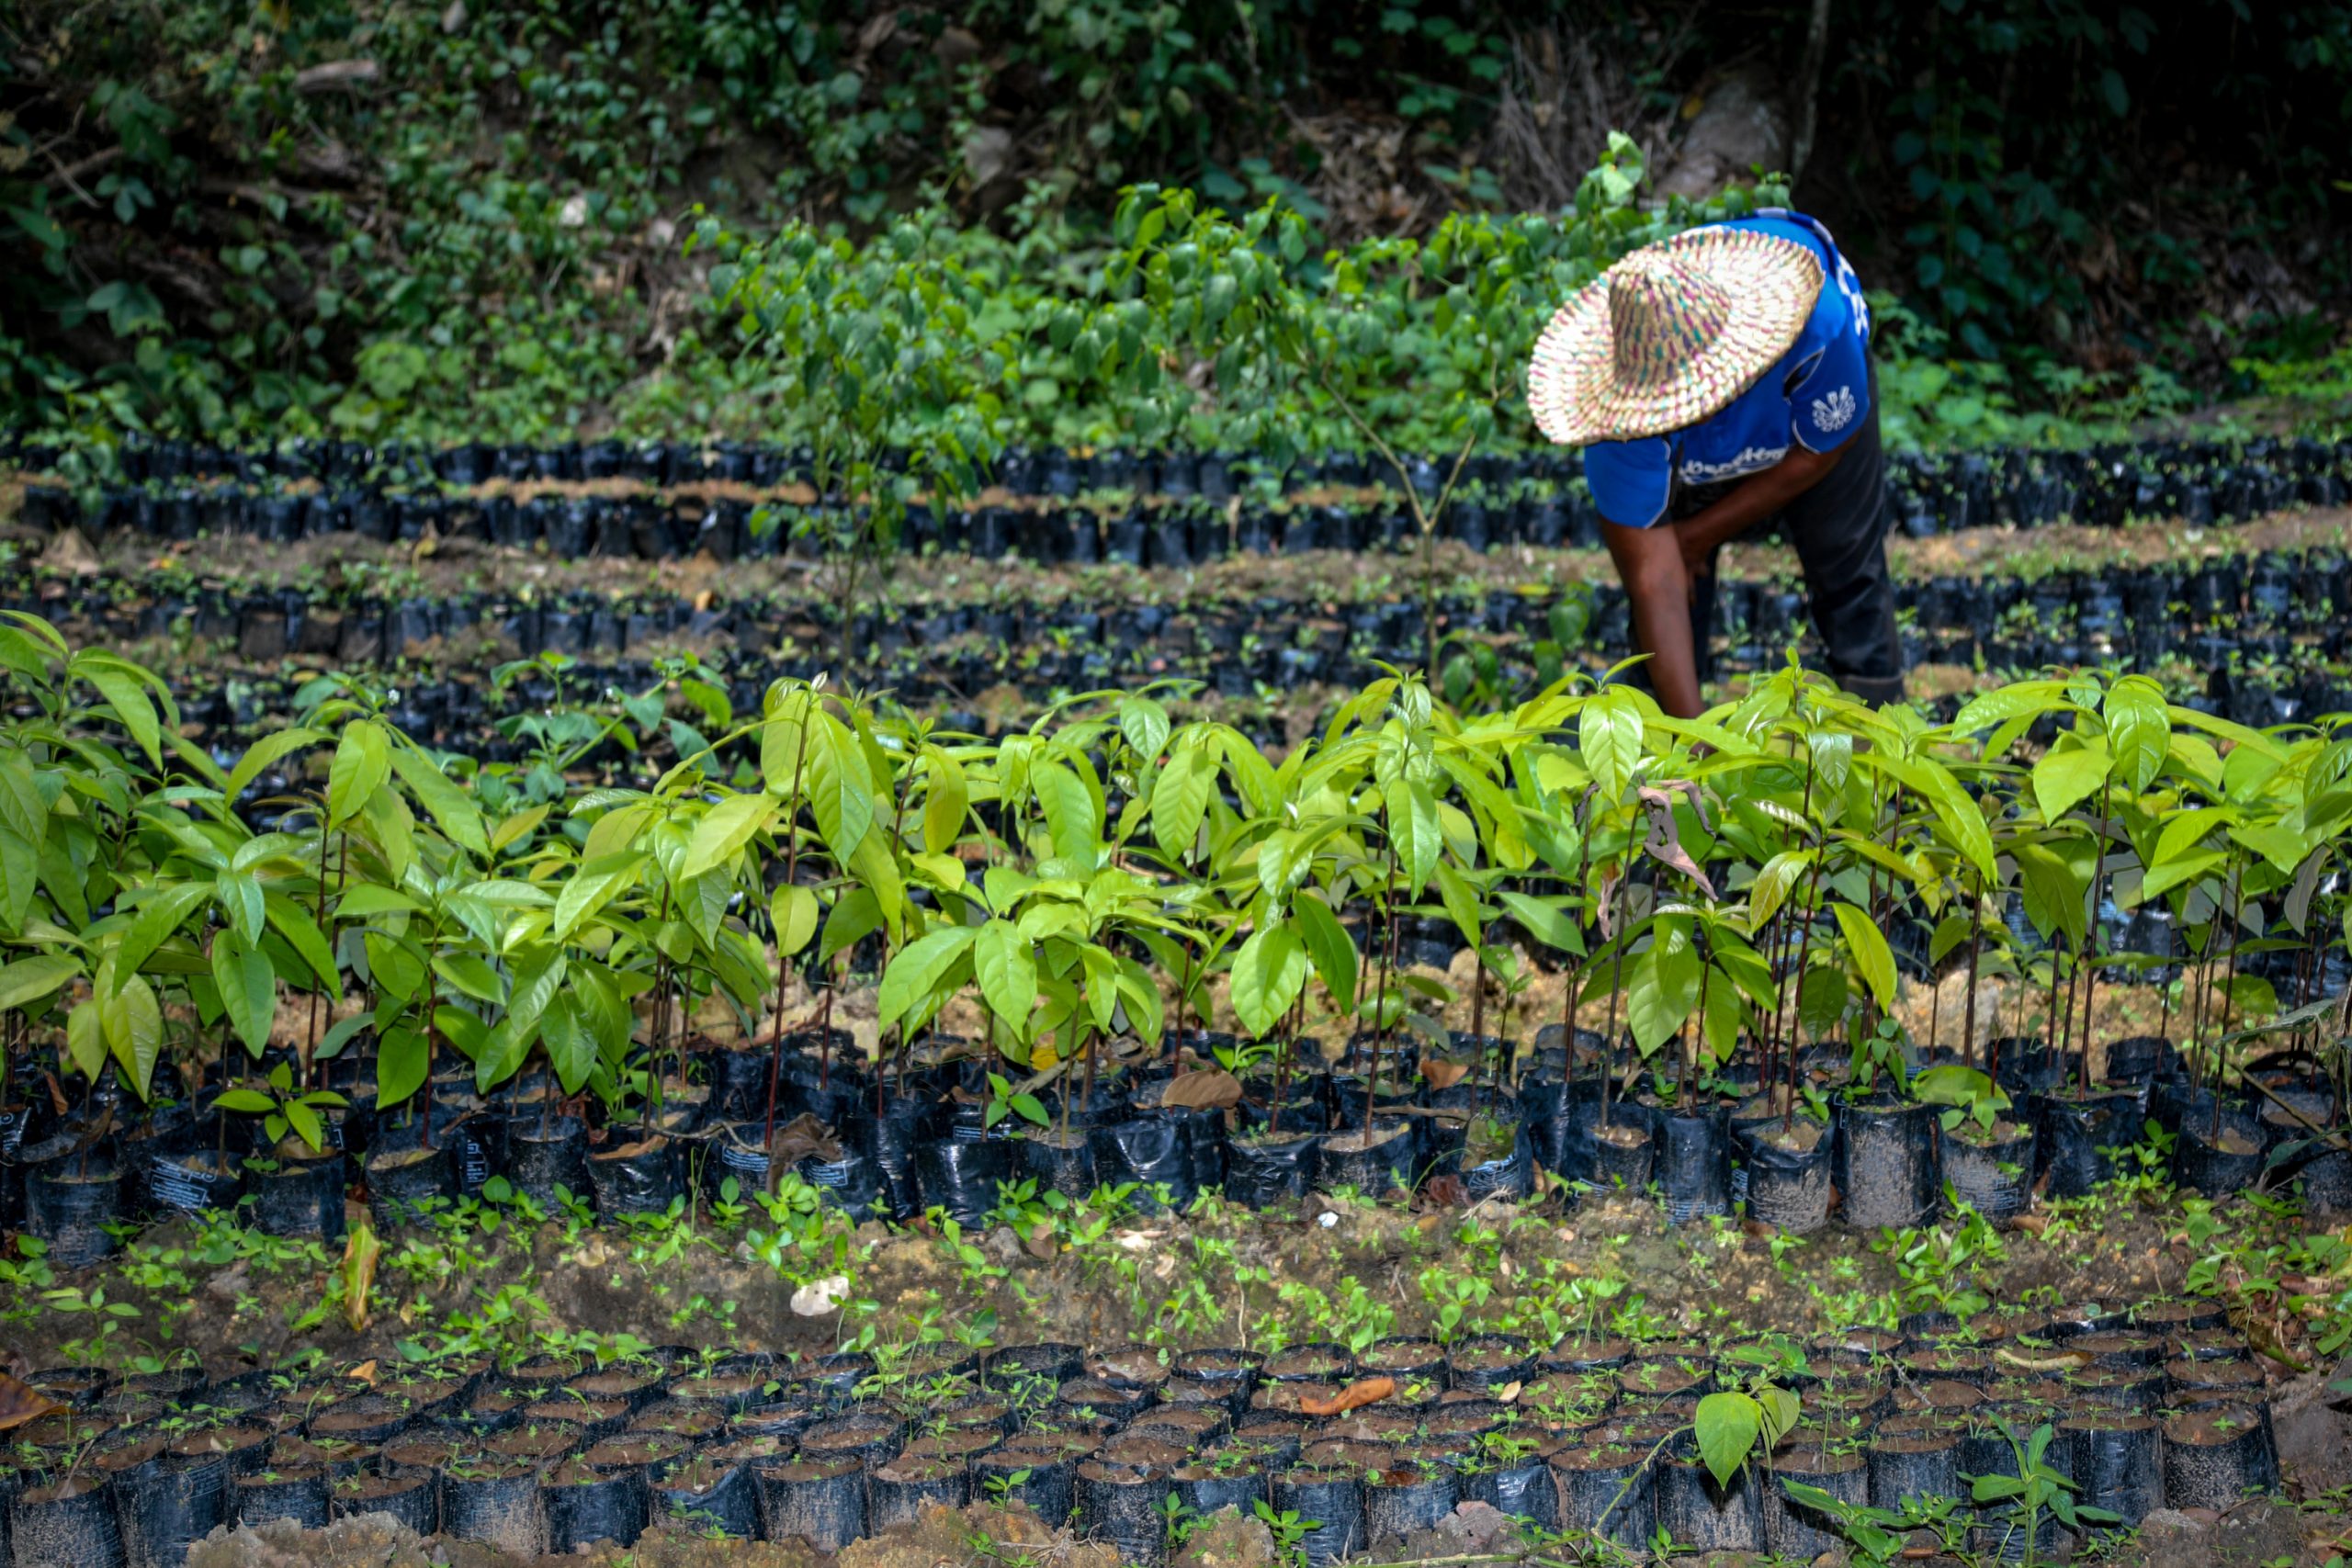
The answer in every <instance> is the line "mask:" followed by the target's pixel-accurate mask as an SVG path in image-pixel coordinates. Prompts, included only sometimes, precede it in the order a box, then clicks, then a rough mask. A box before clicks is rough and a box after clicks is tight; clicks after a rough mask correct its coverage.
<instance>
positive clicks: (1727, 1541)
mask: <svg viewBox="0 0 2352 1568" xmlns="http://www.w3.org/2000/svg"><path fill="white" fill-rule="evenodd" d="M1657 1527H1658V1529H1662V1530H1664V1531H1666V1532H1667V1533H1668V1534H1669V1535H1671V1536H1672V1537H1673V1538H1674V1539H1675V1540H1676V1542H1677V1543H1678V1544H1681V1545H1689V1546H1694V1547H1697V1548H1699V1549H1700V1550H1701V1551H1762V1550H1763V1547H1764V1483H1763V1481H1762V1480H1761V1478H1760V1476H1759V1474H1758V1471H1757V1468H1756V1467H1755V1466H1753V1465H1747V1466H1743V1467H1742V1468H1741V1469H1740V1471H1739V1472H1738V1473H1737V1474H1736V1475H1734V1476H1733V1477H1732V1478H1731V1484H1730V1485H1728V1486H1724V1485H1720V1484H1718V1483H1717V1482H1716V1480H1715V1477H1714V1473H1713V1472H1712V1471H1710V1470H1708V1468H1707V1467H1706V1465H1705V1464H1704V1463H1702V1462H1701V1461H1699V1460H1698V1459H1696V1458H1689V1459H1685V1458H1680V1457H1677V1456H1673V1455H1669V1456H1668V1457H1667V1458H1666V1459H1664V1460H1662V1461H1659V1464H1658V1467H1657Z"/></svg>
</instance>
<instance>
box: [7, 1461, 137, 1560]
mask: <svg viewBox="0 0 2352 1568" xmlns="http://www.w3.org/2000/svg"><path fill="white" fill-rule="evenodd" d="M8 1525H9V1539H10V1543H11V1546H12V1547H13V1549H14V1551H15V1554H16V1562H17V1568H124V1564H125V1562H126V1558H125V1556H124V1552H123V1541H122V1527H121V1525H120V1523H119V1521H118V1520H117V1518H116V1517H115V1506H114V1487H113V1485H112V1483H110V1482H108V1481H107V1479H106V1478H105V1477H103V1476H91V1475H85V1476H78V1477H75V1478H73V1479H71V1480H66V1481H61V1482H57V1483H53V1484H51V1485H47V1486H28V1487H27V1488H25V1489H24V1490H23V1491H21V1492H19V1493H17V1495H16V1498H15V1500H14V1501H13V1502H12V1503H11V1504H10V1505H9V1507H8Z"/></svg>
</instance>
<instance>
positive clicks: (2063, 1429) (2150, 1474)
mask: <svg viewBox="0 0 2352 1568" xmlns="http://www.w3.org/2000/svg"><path fill="white" fill-rule="evenodd" d="M2058 1438H2059V1440H2060V1441H2061V1442H2065V1443H2070V1444H2071V1445H2072V1446H2073V1449H2074V1476H2075V1484H2076V1485H2078V1486H2080V1487H2081V1488H2082V1490H2081V1492H2080V1493H2079V1494H2078V1495H2077V1500H2078V1501H2080V1502H2083V1503H2086V1504H2088V1505H2089V1506H2092V1507H2094V1508H2104V1509H2106V1510H2107V1511H2108V1512H2109V1513H2111V1514H2114V1515H2116V1516H2117V1517H2118V1528H2120V1529H2137V1528H2138V1527H2139V1524H2140V1521H2141V1520H2142V1519H2144V1518H2146V1517H2148V1516H2149V1515H2150V1514H2152V1513H2154V1511H2155V1510H2156V1509H2158V1508H2161V1507H2163V1506H2165V1473H2164V1445H2163V1433H2162V1430H2161V1428H2160V1427H2159V1426H2158V1424H2157V1421H2156V1418H2155V1417H2154V1416H2147V1415H2142V1414H2140V1413H2138V1412H2135V1411H2125V1410H2118V1411H2114V1412H2112V1413H2109V1412H2104V1411H2101V1412H2083V1413H2079V1414H2076V1415H2073V1416H2067V1417H2066V1418H2065V1419H2064V1420H2063V1421H2061V1422H2060V1423H2059V1424H2058Z"/></svg>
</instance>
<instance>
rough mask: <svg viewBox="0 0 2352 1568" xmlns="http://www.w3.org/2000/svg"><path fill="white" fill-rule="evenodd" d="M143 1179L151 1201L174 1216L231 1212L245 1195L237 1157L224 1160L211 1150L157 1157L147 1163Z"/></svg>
mask: <svg viewBox="0 0 2352 1568" xmlns="http://www.w3.org/2000/svg"><path fill="white" fill-rule="evenodd" d="M144 1176H145V1181H144V1185H145V1187H146V1190H147V1197H148V1199H149V1201H150V1202H151V1203H153V1205H154V1206H155V1207H157V1208H160V1209H164V1210H167V1211H169V1212H171V1213H179V1214H198V1213H203V1212H204V1211H205V1210H207V1209H233V1208H235V1207H236V1206H237V1200H238V1199H239V1198H240V1197H242V1196H243V1194H244V1177H243V1172H242V1171H240V1170H239V1168H238V1166H237V1161H236V1157H235V1156H230V1157H229V1158H227V1159H226V1160H223V1159H222V1158H221V1157H220V1155H219V1154H218V1153H217V1152H216V1151H214V1150H212V1149H198V1150H196V1151H194V1152H191V1153H188V1154H178V1155H157V1156H155V1157H154V1158H153V1159H152V1160H151V1161H149V1162H148V1165H147V1168H146V1170H145V1173H144Z"/></svg>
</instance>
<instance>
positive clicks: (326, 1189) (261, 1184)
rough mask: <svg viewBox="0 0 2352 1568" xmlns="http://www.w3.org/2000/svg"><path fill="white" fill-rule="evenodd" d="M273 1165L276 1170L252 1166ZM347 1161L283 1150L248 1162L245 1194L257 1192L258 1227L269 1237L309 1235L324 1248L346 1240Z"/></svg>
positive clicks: (256, 1215) (255, 1217) (255, 1218)
mask: <svg viewBox="0 0 2352 1568" xmlns="http://www.w3.org/2000/svg"><path fill="white" fill-rule="evenodd" d="M257 1163H259V1164H274V1165H275V1166H276V1167H277V1168H276V1169H274V1170H262V1169H256V1168H254V1166H255V1164H257ZM343 1186H344V1163H343V1156H342V1155H341V1154H329V1155H320V1156H309V1155H300V1156H298V1155H291V1154H286V1153H283V1152H281V1153H280V1154H279V1155H278V1156H277V1158H276V1159H275V1160H270V1161H248V1162H247V1164H246V1168H245V1190H247V1191H248V1192H250V1193H252V1194H253V1200H254V1205H253V1213H254V1228H255V1229H257V1230H262V1231H266V1232H267V1233H268V1234H269V1235H283V1236H311V1237H316V1238H317V1239H318V1240H319V1241H320V1242H321V1243H322V1245H336V1244H340V1243H341V1242H342V1240H343Z"/></svg>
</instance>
